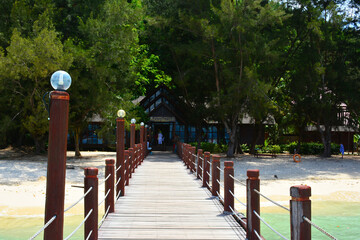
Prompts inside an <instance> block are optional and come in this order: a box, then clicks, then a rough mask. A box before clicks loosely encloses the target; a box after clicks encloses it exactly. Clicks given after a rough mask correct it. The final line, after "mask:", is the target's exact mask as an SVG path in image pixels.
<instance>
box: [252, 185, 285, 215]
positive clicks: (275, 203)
mask: <svg viewBox="0 0 360 240" xmlns="http://www.w3.org/2000/svg"><path fill="white" fill-rule="evenodd" d="M254 192H256V193H257V194H259V195H260V196H262V197H263V198H265V199H266V200H268V201H269V202H271V203H273V204H274V205H276V206H278V207H280V208H282V209H285V210H287V211H288V212H290V209H289V208H287V207H285V206H283V205H281V204H279V203H277V202H275V201H274V200H272V199H270V198H268V197H267V196H265V195H264V194H262V193H261V192H259V191H258V190H256V189H254Z"/></svg>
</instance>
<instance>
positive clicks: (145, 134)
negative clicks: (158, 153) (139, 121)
mask: <svg viewBox="0 0 360 240" xmlns="http://www.w3.org/2000/svg"><path fill="white" fill-rule="evenodd" d="M148 127H149V126H148V125H145V132H144V142H145V143H144V146H145V149H144V152H145V156H144V158H145V157H146V156H147V154H148V152H147V151H148V146H147V142H148V137H147V134H148Z"/></svg>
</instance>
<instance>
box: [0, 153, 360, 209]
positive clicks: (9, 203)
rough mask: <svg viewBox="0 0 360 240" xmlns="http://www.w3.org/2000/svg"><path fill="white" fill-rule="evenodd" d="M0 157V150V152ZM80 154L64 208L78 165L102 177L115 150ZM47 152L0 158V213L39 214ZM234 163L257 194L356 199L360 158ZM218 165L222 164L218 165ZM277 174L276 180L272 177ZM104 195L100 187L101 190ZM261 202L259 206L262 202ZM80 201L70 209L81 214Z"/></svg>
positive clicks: (76, 194)
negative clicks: (249, 176)
mask: <svg viewBox="0 0 360 240" xmlns="http://www.w3.org/2000/svg"><path fill="white" fill-rule="evenodd" d="M0 155H1V154H0ZM82 155H83V158H80V159H76V158H74V157H73V156H74V153H73V152H68V161H67V165H71V166H73V167H74V169H67V173H66V175H67V177H66V198H65V207H67V206H69V205H71V204H72V203H73V202H75V201H76V200H77V199H79V198H80V197H81V196H82V195H83V191H84V190H83V189H82V188H76V187H72V186H71V185H83V176H84V175H83V171H84V170H83V168H84V167H89V166H95V167H98V168H99V179H103V178H104V166H105V163H104V161H105V159H107V158H115V153H114V152H111V153H109V152H82ZM46 160H47V157H46V156H32V157H29V156H26V155H25V156H20V157H14V159H11V160H0V196H1V198H0V216H19V212H21V215H22V216H23V215H43V214H44V205H45V191H46V167H47V163H46ZM225 160H231V161H234V166H235V167H234V168H235V177H236V178H239V179H242V180H245V179H246V170H247V169H260V178H261V187H260V188H261V192H262V193H263V194H265V195H266V196H269V197H271V198H272V199H274V200H276V201H280V202H282V203H286V202H288V200H289V199H290V197H289V192H290V190H289V189H290V187H291V186H293V185H299V184H306V185H309V186H311V188H312V197H311V199H312V200H318V201H322V200H326V201H332V200H333V201H349V202H360V158H359V157H350V156H346V157H345V158H344V159H340V158H339V157H334V158H329V159H323V158H319V157H315V156H308V157H303V158H302V162H300V163H295V162H293V161H292V157H291V156H279V157H277V158H275V159H273V158H268V157H264V158H254V157H252V156H249V155H245V156H239V158H237V159H222V161H225ZM222 167H223V163H222ZM274 175H276V176H277V177H278V178H277V179H276V178H275V177H274ZM100 189H101V191H102V193H100V194H104V193H103V192H104V190H103V189H102V188H100ZM235 193H236V195H237V196H238V197H239V198H240V199H244V198H245V195H246V191H245V188H244V187H243V186H241V185H239V184H237V185H236V189H235ZM262 206H263V205H262ZM82 208H83V205H82V203H81V204H79V205H77V206H76V207H75V208H74V209H72V210H71V213H72V214H81V213H82V211H83V209H82Z"/></svg>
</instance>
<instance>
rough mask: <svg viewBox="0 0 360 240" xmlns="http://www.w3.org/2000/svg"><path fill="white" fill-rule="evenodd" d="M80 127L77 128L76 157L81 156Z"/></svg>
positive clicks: (75, 138) (75, 135)
mask: <svg viewBox="0 0 360 240" xmlns="http://www.w3.org/2000/svg"><path fill="white" fill-rule="evenodd" d="M79 140H80V128H79V127H76V128H75V134H74V141H75V157H81V153H80V141H79Z"/></svg>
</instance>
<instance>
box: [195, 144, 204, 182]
mask: <svg viewBox="0 0 360 240" xmlns="http://www.w3.org/2000/svg"><path fill="white" fill-rule="evenodd" d="M202 153H203V151H202V149H198V152H197V159H198V161H197V164H198V165H197V170H196V173H197V174H196V176H197V178H198V179H201V178H202V171H201V168H202V167H203V165H202V159H201V157H202Z"/></svg>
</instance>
